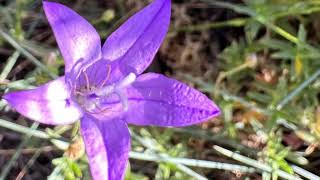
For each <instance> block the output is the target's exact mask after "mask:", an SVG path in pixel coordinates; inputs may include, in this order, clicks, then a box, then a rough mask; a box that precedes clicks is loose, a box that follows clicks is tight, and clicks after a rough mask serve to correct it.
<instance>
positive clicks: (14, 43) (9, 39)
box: [0, 28, 57, 78]
mask: <svg viewBox="0 0 320 180" xmlns="http://www.w3.org/2000/svg"><path fill="white" fill-rule="evenodd" d="M0 36H2V37H3V38H4V39H5V40H6V41H7V42H8V43H9V44H11V45H12V46H13V47H14V48H16V50H17V51H19V52H20V53H21V54H23V55H24V56H26V57H27V58H28V59H29V60H30V61H31V62H32V63H33V64H35V65H36V66H37V67H39V68H40V69H41V70H43V71H44V72H46V73H48V74H49V76H50V77H51V78H57V75H55V74H54V73H52V72H51V71H49V70H48V68H47V67H46V66H45V65H43V64H42V63H41V62H40V61H39V60H38V59H37V58H35V57H34V56H33V55H32V54H31V53H29V52H28V51H27V50H25V49H24V48H23V47H22V46H20V45H19V43H18V42H17V41H16V40H15V39H13V38H12V37H11V36H10V35H9V34H7V33H5V32H4V31H3V30H2V29H1V28H0Z"/></svg>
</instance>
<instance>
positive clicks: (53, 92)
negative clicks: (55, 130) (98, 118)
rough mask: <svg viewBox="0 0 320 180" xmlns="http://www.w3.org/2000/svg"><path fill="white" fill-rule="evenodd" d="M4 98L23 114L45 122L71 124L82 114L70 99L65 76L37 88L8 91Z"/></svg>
mask: <svg viewBox="0 0 320 180" xmlns="http://www.w3.org/2000/svg"><path fill="white" fill-rule="evenodd" d="M3 98H4V99H5V100H7V101H8V103H9V104H10V105H11V107H13V108H14V109H16V110H17V111H18V112H19V113H21V114H22V115H24V116H26V117H28V118H30V119H32V120H35V121H38V122H40V123H44V124H52V125H56V124H70V123H73V122H74V121H76V120H78V119H79V118H80V117H81V115H82V112H81V110H80V109H79V108H78V107H77V105H76V104H75V103H74V102H73V101H72V100H71V99H70V93H69V89H68V87H67V86H66V84H65V81H64V77H60V78H58V79H56V80H53V81H51V82H49V83H46V84H44V85H42V86H40V87H38V88H36V89H31V90H24V91H17V92H11V93H7V94H5V95H4V96H3Z"/></svg>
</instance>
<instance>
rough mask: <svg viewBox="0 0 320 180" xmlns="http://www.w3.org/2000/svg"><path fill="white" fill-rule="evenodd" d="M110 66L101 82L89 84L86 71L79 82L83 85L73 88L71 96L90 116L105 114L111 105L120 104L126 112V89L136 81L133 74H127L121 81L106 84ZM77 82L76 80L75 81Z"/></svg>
mask: <svg viewBox="0 0 320 180" xmlns="http://www.w3.org/2000/svg"><path fill="white" fill-rule="evenodd" d="M110 69H111V68H110V66H108V67H107V75H106V78H105V79H104V80H103V81H100V82H99V84H97V82H91V81H92V80H94V79H92V78H90V77H89V75H88V74H87V72H86V71H83V72H81V74H80V76H79V80H80V81H81V82H83V83H79V84H82V85H81V86H80V87H75V88H74V89H75V90H74V92H73V95H74V98H75V100H76V102H77V103H78V104H79V105H80V106H81V107H82V108H83V109H84V110H85V111H87V112H89V113H92V114H97V113H105V112H107V111H108V110H109V109H110V108H111V107H110V105H112V104H118V103H121V106H122V110H123V111H127V110H128V98H127V95H126V87H128V86H129V85H130V84H132V83H133V82H134V81H135V80H136V75H135V74H134V73H130V74H128V75H127V76H126V77H124V78H123V79H121V80H119V81H118V82H115V83H111V84H110V83H109V84H108V83H107V82H108V80H109V77H110V71H111V70H110ZM77 80H78V79H77Z"/></svg>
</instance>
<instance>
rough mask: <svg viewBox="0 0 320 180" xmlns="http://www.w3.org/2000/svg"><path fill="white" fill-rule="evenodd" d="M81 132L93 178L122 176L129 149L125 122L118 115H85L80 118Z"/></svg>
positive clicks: (101, 179) (97, 179) (101, 178)
mask: <svg viewBox="0 0 320 180" xmlns="http://www.w3.org/2000/svg"><path fill="white" fill-rule="evenodd" d="M81 133H82V136H83V139H84V143H85V146H86V152H87V154H88V158H89V163H90V170H91V174H92V177H93V179H96V180H103V179H123V178H124V175H125V170H126V167H127V162H128V154H129V151H130V134H129V130H128V127H127V125H126V123H125V122H124V121H123V120H121V119H117V118H115V119H107V118H106V119H96V118H95V117H93V116H91V115H88V114H86V115H85V116H84V117H83V118H82V119H81ZM107 174H108V176H107Z"/></svg>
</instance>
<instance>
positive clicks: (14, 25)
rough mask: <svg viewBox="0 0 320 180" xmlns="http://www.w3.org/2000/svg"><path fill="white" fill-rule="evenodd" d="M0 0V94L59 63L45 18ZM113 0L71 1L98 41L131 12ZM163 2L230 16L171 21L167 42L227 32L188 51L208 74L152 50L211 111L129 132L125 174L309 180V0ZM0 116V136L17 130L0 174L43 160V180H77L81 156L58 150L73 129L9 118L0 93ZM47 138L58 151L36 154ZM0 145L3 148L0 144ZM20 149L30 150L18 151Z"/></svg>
mask: <svg viewBox="0 0 320 180" xmlns="http://www.w3.org/2000/svg"><path fill="white" fill-rule="evenodd" d="M4 2H5V3H4V5H0V15H1V18H0V49H1V51H0V58H1V61H0V94H2V93H5V92H8V91H14V90H20V89H29V88H32V87H34V86H37V85H38V84H41V83H44V82H47V81H49V80H50V79H53V78H55V77H57V76H58V75H60V74H59V72H60V71H61V68H63V63H62V58H61V56H60V55H59V52H58V50H57V47H56V45H55V44H54V43H52V39H51V40H50V38H52V33H51V32H50V31H49V28H48V26H47V22H46V21H45V19H43V18H32V17H34V16H32V15H37V16H40V15H41V17H43V12H42V11H40V9H41V3H40V1H31V0H16V1H9V0H7V1H4ZM79 2H80V1H79ZM79 2H78V1H72V2H68V5H70V6H73V5H75V4H77V3H79ZM115 2H117V3H115V4H113V5H112V6H110V7H108V8H106V7H104V8H101V7H99V5H97V3H94V1H92V2H90V5H91V6H92V9H93V8H96V11H92V12H91V11H90V12H89V11H87V10H86V9H83V8H81V6H80V8H79V9H80V10H81V11H83V12H86V13H87V14H85V16H86V17H87V18H88V19H89V20H90V21H91V22H93V23H94V24H95V26H96V27H97V28H98V30H99V33H100V34H101V35H102V36H103V37H105V35H106V34H110V32H112V30H114V29H115V28H116V27H117V26H118V25H119V24H120V22H123V20H124V19H125V18H124V17H128V16H129V15H130V14H132V11H129V10H131V9H130V8H132V7H127V6H125V4H124V2H122V1H121V2H120V1H115ZM139 2H140V1H139ZM173 2H174V4H175V5H176V6H178V7H182V6H184V5H186V4H188V6H187V7H188V8H189V11H192V12H194V13H201V12H205V10H208V9H209V10H214V11H217V12H218V11H219V12H223V13H228V14H232V15H230V16H227V15H226V16H224V15H221V14H220V15H217V16H219V18H218V20H214V21H211V19H213V18H209V15H210V14H208V13H207V14H206V15H207V16H208V17H207V18H205V20H203V18H202V19H200V18H199V19H197V17H198V16H197V15H196V16H195V17H192V16H191V15H190V14H188V12H184V13H185V14H184V15H185V16H187V17H189V18H190V19H192V21H189V23H185V24H183V23H182V24H183V25H178V27H176V26H174V25H172V27H171V29H170V32H169V35H168V38H167V40H168V41H170V40H172V39H174V38H177V39H179V40H181V39H182V42H184V43H186V42H188V41H183V38H186V39H187V38H189V37H192V36H194V35H197V34H199V33H208V34H209V35H208V36H209V37H208V44H209V45H208V46H210V45H217V43H218V42H220V41H218V38H215V37H217V36H219V35H221V34H218V33H217V32H219V30H220V31H223V32H224V31H225V32H226V33H227V35H229V36H230V37H231V38H229V40H228V42H224V43H225V44H227V46H226V47H224V46H222V45H221V47H223V49H221V50H219V51H218V52H216V51H209V53H208V52H204V51H199V52H198V53H199V55H201V56H200V57H203V58H204V59H196V63H199V64H204V66H213V65H214V67H213V69H214V71H215V72H216V73H213V75H210V76H205V75H204V74H203V75H201V74H199V73H196V72H192V71H191V72H188V71H187V72H188V73H186V70H185V69H184V67H187V66H188V65H187V64H185V66H182V67H181V66H178V65H177V63H178V62H175V61H174V62H173V63H168V62H167V61H166V58H164V57H169V56H170V54H166V52H165V51H161V52H160V53H159V54H160V56H159V57H158V58H159V59H160V61H161V62H164V63H165V64H166V65H167V66H168V67H167V69H165V70H164V72H163V73H167V74H169V75H170V76H175V77H178V78H179V79H181V80H183V81H185V82H187V83H190V84H192V85H194V86H195V87H196V88H198V89H199V90H201V91H202V92H205V93H206V94H207V95H208V96H210V97H211V98H212V99H214V101H215V102H216V103H217V104H218V105H219V106H220V107H221V109H222V111H223V113H222V115H221V116H220V117H219V118H218V119H216V120H212V121H210V122H208V123H205V124H203V125H200V126H194V127H187V128H181V129H175V128H173V129H161V128H155V127H148V128H138V127H130V130H131V134H132V152H131V153H130V158H131V159H130V167H128V170H127V176H126V179H132V180H134V179H148V178H150V177H151V178H152V179H212V178H217V177H225V178H233V177H237V178H239V179H244V178H247V179H255V178H257V177H262V179H264V180H267V179H278V178H282V179H302V178H306V179H320V177H319V176H320V174H319V172H318V171H317V170H316V169H317V167H319V164H318V163H319V162H318V160H319V158H318V159H317V158H316V157H318V156H319V153H320V151H319V149H318V148H319V140H320V111H319V98H318V97H319V92H320V80H319V76H320V63H319V62H320V61H319V59H320V48H319V47H320V46H319V42H320V33H319V32H320V31H317V30H318V29H319V28H318V26H319V25H318V20H317V19H318V18H319V16H320V14H319V11H320V2H319V1H317V0H290V1H285V0H256V1H251V0H244V1H243V3H237V4H236V3H231V2H228V1H224V2H220V1H214V0H199V1H196V0H195V1H185V2H184V3H176V2H175V1H173ZM135 9H137V7H135ZM199 9H200V11H199ZM126 12H128V13H126ZM223 13H222V14H223ZM97 17H98V18H97ZM230 17H231V18H230ZM179 18H183V17H181V16H176V17H175V18H174V19H173V22H172V24H174V23H175V22H178V21H179ZM30 22H31V23H30ZM233 30H234V31H235V32H234V31H233ZM47 31H49V32H50V33H51V34H48V33H47V34H46V36H47V37H37V33H39V32H41V33H45V32H47ZM228 33H229V34H228ZM206 37H207V36H206ZM211 37H213V38H211ZM215 39H216V40H215ZM194 41H196V42H197V41H200V40H199V39H195V40H194ZM174 43H177V44H178V42H174ZM169 46H170V45H169ZM172 46H173V47H175V46H174V45H172ZM183 46H187V44H183ZM203 46H206V45H203ZM168 53H172V52H168ZM52 54H54V55H55V56H53V57H56V58H55V59H54V60H53V62H50V63H49V62H48V59H49V58H48V56H49V55H52ZM171 55H172V54H171ZM170 57H172V56H170ZM212 57H216V58H213V59H214V61H216V62H217V63H215V64H213V63H212V64H210V63H209V65H208V64H206V63H205V62H206V61H209V62H210V60H211V59H212ZM177 61H178V60H177ZM175 63H176V64H175ZM23 64H27V66H24V65H23ZM175 65H177V66H175ZM17 67H22V68H23V71H22V73H19V72H17V70H16V68H17ZM206 68H207V67H206ZM170 70H172V71H170ZM170 72H171V73H170ZM0 113H1V114H0V126H1V129H0V132H1V133H0V134H2V132H6V133H7V134H8V133H9V134H10V133H13V134H16V133H19V134H22V135H21V138H20V139H21V142H20V143H15V144H14V146H15V150H16V152H15V153H14V154H13V155H12V156H11V157H8V158H7V159H8V162H9V163H6V164H2V167H1V168H0V169H1V172H0V179H6V177H17V176H18V173H19V172H20V176H23V175H22V174H23V173H22V172H24V173H28V171H34V170H32V166H34V165H35V163H36V162H37V159H38V158H39V157H40V156H48V157H51V159H50V160H51V161H52V166H48V167H49V168H50V169H51V173H50V174H45V175H46V176H49V179H64V178H65V179H77V178H78V179H79V178H83V179H88V178H89V173H88V163H87V159H86V157H85V155H84V153H83V152H82V153H80V155H79V157H78V158H76V159H72V158H70V157H68V156H67V155H66V153H65V152H66V151H68V150H67V147H68V146H69V144H73V143H76V142H77V141H78V140H79V134H78V126H79V124H75V125H71V126H70V125H69V126H59V127H45V126H40V127H38V125H37V124H32V122H30V121H29V120H27V119H25V118H23V117H19V116H17V114H14V113H13V112H12V111H11V110H10V107H8V106H7V104H6V103H5V102H4V101H3V100H0ZM4 134H5V133H4ZM48 145H49V146H52V147H53V148H55V149H56V150H57V151H58V152H59V153H56V154H54V153H52V152H42V151H41V148H42V147H44V146H48ZM0 148H1V149H4V148H5V146H4V145H1V141H0ZM28 148H38V150H37V151H34V152H32V156H26V157H23V156H25V154H24V153H23V151H24V150H25V149H28ZM48 154H50V156H49V155H48ZM53 154H54V155H53ZM57 154H58V155H57ZM0 156H1V154H0ZM19 159H20V160H21V159H23V162H24V166H23V167H22V168H19V167H16V166H13V164H14V163H15V162H17V161H18V160H19ZM141 163H142V164H143V165H144V166H143V167H144V168H141V167H142V166H141ZM13 169H14V170H13ZM16 172H18V173H16ZM226 172H227V173H226ZM220 175H221V176H220Z"/></svg>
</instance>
